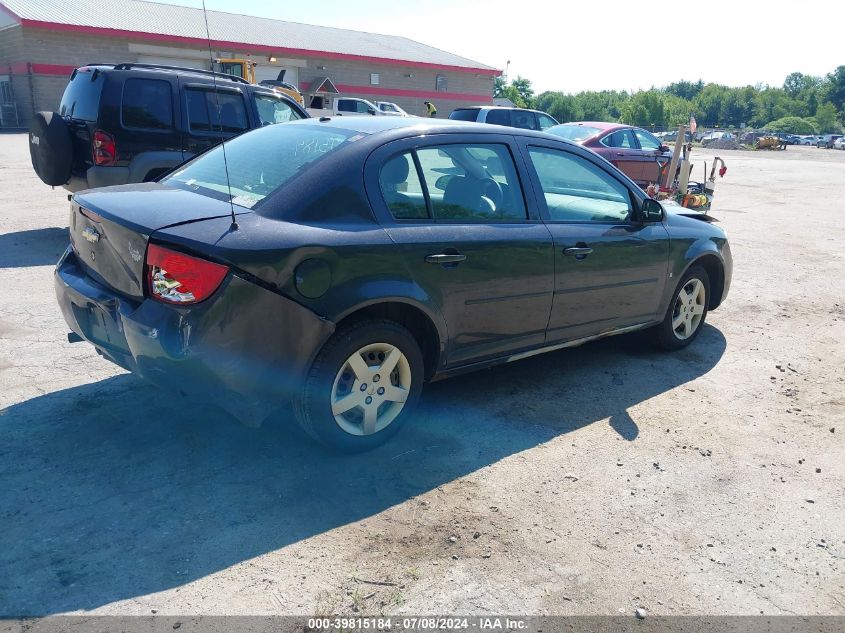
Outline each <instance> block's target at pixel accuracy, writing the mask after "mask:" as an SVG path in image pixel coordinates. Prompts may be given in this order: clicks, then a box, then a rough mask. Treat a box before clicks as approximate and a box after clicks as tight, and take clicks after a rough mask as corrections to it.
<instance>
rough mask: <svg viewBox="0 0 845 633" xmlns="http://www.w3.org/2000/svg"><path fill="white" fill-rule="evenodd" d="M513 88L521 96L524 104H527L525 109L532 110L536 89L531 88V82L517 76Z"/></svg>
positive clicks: (512, 84) (512, 83)
mask: <svg viewBox="0 0 845 633" xmlns="http://www.w3.org/2000/svg"><path fill="white" fill-rule="evenodd" d="M511 86H512V87H513V89H514V90H516V92H517V94H519V96H520V98H521V100H522V102H523V103H524V104H525V105H524V106H521V107H524V108H530V107H531V106H533V105H534V88H532V87H531V81H530V80H529V79H525V77H521V76H519V75H517V77H516V79H514V80H513V81H512V82H511Z"/></svg>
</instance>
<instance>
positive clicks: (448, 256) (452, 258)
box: [425, 253, 467, 264]
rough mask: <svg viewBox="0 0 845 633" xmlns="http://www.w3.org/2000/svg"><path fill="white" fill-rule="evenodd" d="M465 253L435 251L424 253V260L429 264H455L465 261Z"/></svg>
mask: <svg viewBox="0 0 845 633" xmlns="http://www.w3.org/2000/svg"><path fill="white" fill-rule="evenodd" d="M466 258H467V256H466V255H461V254H460V253H437V254H435V255H426V256H425V261H427V262H428V263H429V264H457V263H459V262H462V261H465V260H466Z"/></svg>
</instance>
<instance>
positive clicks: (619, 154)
mask: <svg viewBox="0 0 845 633" xmlns="http://www.w3.org/2000/svg"><path fill="white" fill-rule="evenodd" d="M616 155H617V156H625V152H616Z"/></svg>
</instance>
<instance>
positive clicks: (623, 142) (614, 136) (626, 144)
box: [601, 129, 637, 149]
mask: <svg viewBox="0 0 845 633" xmlns="http://www.w3.org/2000/svg"><path fill="white" fill-rule="evenodd" d="M601 144H602V145H604V146H606V147H622V148H626V149H635V148H636V147H637V144H636V141H634V135H633V134H631V130H627V129H625V130H616V131H615V132H613V133H611V134H608V135H607V136H605V137H604V138H603V139H602V140H601Z"/></svg>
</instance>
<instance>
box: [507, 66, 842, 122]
mask: <svg viewBox="0 0 845 633" xmlns="http://www.w3.org/2000/svg"><path fill="white" fill-rule="evenodd" d="M494 96H496V97H506V98H508V99H510V100H511V101H513V102H514V104H516V105H517V106H519V107H523V108H536V109H538V110H543V111H544V112H548V113H549V114H551V115H552V116H553V117H555V118H556V119H557V120H558V121H561V122H566V121H619V122H621V123H627V124H629V125H636V126H639V127H652V128H667V129H669V128H673V127H677V126H678V125H679V124H681V123H687V122H689V119H690V115H695V118H696V121H697V122H698V125H699V127H708V128H710V127H714V128H739V127H741V126H743V125H745V126H746V127H750V128H756V129H763V128H765V129H767V130H770V131H772V132H788V133H791V134H829V133H836V132H841V131H842V128H843V124H845V65H843V66H839V67H837V68H836V70H834V71H833V72H830V73H828V74H827V75H825V76H823V77H817V76H814V75H805V74H803V73H800V72H794V73H791V74H789V75H788V76H787V77H786V79H785V80H784V82H783V85H782V86H781V87H772V86H767V85H757V86H744V87H741V88H733V87H730V86H723V85H720V84H714V83H704V81H702V80H700V79H699V80H698V81H678V82H675V83H672V84H669V85H668V86H665V87H663V88H651V89H650V90H641V91H639V92H634V93H629V92H626V91H624V90H602V91H586V92H579V93H577V94H566V93H564V92H559V91H549V92H543V93H541V94H539V95H535V94H534V90H533V88H532V86H531V81H530V80H528V79H525V78H524V77H517V78H516V79H514V80H513V81H512V82H511V83H510V84H506V82H505V81H504V80H503V78H501V77H499V78H497V79H496V83H495V86H494Z"/></svg>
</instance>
